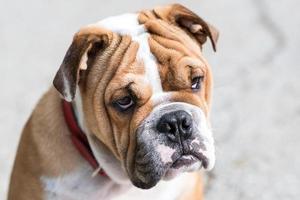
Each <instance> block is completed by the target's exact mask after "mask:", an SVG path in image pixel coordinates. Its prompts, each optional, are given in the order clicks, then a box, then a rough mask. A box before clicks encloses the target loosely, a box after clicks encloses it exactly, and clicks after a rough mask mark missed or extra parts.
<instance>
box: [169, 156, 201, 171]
mask: <svg viewBox="0 0 300 200" xmlns="http://www.w3.org/2000/svg"><path fill="white" fill-rule="evenodd" d="M199 161H200V160H199V159H197V158H196V157H195V156H193V155H183V156H181V157H180V158H178V159H177V160H176V161H175V162H174V163H173V164H172V165H171V168H174V169H179V168H181V167H183V166H191V165H193V164H195V163H196V162H199ZM200 162H201V161H200Z"/></svg>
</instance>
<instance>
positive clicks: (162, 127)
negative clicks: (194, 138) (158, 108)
mask: <svg viewBox="0 0 300 200" xmlns="http://www.w3.org/2000/svg"><path fill="white" fill-rule="evenodd" d="M157 130H158V131H159V132H161V133H165V134H167V136H168V138H169V139H170V140H172V141H174V142H175V141H178V139H180V140H181V139H188V138H189V137H190V136H191V134H192V131H193V121H192V117H191V115H190V114H188V113H187V112H185V111H183V110H179V111H175V112H170V113H167V114H164V115H163V116H162V117H161V118H160V120H159V122H158V124H157Z"/></svg>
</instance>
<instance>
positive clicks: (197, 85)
mask: <svg viewBox="0 0 300 200" xmlns="http://www.w3.org/2000/svg"><path fill="white" fill-rule="evenodd" d="M202 80H203V76H196V77H194V78H193V79H192V87H191V88H192V90H199V89H200V84H201V81H202Z"/></svg>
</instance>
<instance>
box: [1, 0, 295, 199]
mask: <svg viewBox="0 0 300 200" xmlns="http://www.w3.org/2000/svg"><path fill="white" fill-rule="evenodd" d="M168 2H169V1H159V0H152V1H141V0H135V1H133V0H132V1H129V0H128V1H125V0H124V1H117V0H110V1H101V0H97V1H96V0H91V1H83V0H82V1H79V0H76V1H74V0H73V1H59V0H52V1H37V0H27V1H16V0H11V1H8V0H0V5H1V6H0V71H1V78H0V91H1V96H0V138H1V139H0V199H5V196H6V191H7V185H8V178H9V174H10V170H11V167H12V163H13V159H14V155H15V150H16V147H17V143H18V140H19V137H20V132H21V129H22V126H23V125H24V123H25V121H26V119H27V118H28V116H29V114H30V112H31V111H32V109H33V108H34V106H35V104H36V102H37V101H38V99H39V97H40V96H41V95H42V94H43V92H45V91H46V89H47V88H48V87H49V85H50V84H51V81H52V78H53V76H54V73H55V71H56V70H57V68H58V66H59V65H60V63H61V61H62V58H63V56H64V53H65V51H66V49H67V47H68V45H69V44H70V41H71V38H72V34H73V33H74V32H75V31H76V30H77V29H78V28H79V27H80V26H82V25H84V24H87V23H90V22H94V21H97V20H99V19H101V18H103V17H105V16H110V15H115V14H119V13H124V12H129V11H135V10H139V9H140V8H150V7H152V6H154V5H158V4H166V3H168ZM178 2H180V3H183V4H184V5H186V6H188V7H190V8H191V9H193V10H194V11H196V12H197V13H198V14H199V15H201V16H204V17H205V18H206V19H207V21H209V22H211V23H212V24H214V25H215V26H216V27H218V28H219V30H220V31H221V37H220V42H219V45H218V52H217V53H216V54H214V53H213V52H212V50H211V48H210V47H209V45H207V47H206V48H205V49H204V51H205V54H206V55H207V57H208V59H209V61H210V63H211V65H212V67H213V72H214V75H215V92H214V104H213V113H212V121H213V127H214V134H215V138H216V145H217V165H216V167H215V169H214V170H213V172H212V173H210V174H209V175H208V178H207V180H208V182H207V189H206V196H207V199H209V200H221V199H226V200H252V199H259V200H271V199H281V200H288V199H293V200H297V199H299V198H300V197H299V195H300V159H299V153H300V132H299V129H300V88H299V86H300V82H299V76H300V66H299V63H300V56H299V51H300V37H299V35H300V28H299V27H300V12H299V6H300V3H299V1H296V0H276V1H272V0H201V1H195V0H194V1H192V0H189V1H178Z"/></svg>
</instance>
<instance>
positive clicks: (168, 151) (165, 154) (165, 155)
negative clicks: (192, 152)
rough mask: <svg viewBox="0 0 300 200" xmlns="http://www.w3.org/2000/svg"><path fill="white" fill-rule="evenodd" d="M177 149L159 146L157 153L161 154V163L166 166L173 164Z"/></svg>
mask: <svg viewBox="0 0 300 200" xmlns="http://www.w3.org/2000/svg"><path fill="white" fill-rule="evenodd" d="M175 151H176V150H175V149H172V148H171V147H168V146H166V145H163V144H159V145H158V146H157V152H158V153H159V154H160V158H161V161H162V162H163V163H164V164H166V163H170V162H172V155H173V154H174V153H175Z"/></svg>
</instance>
